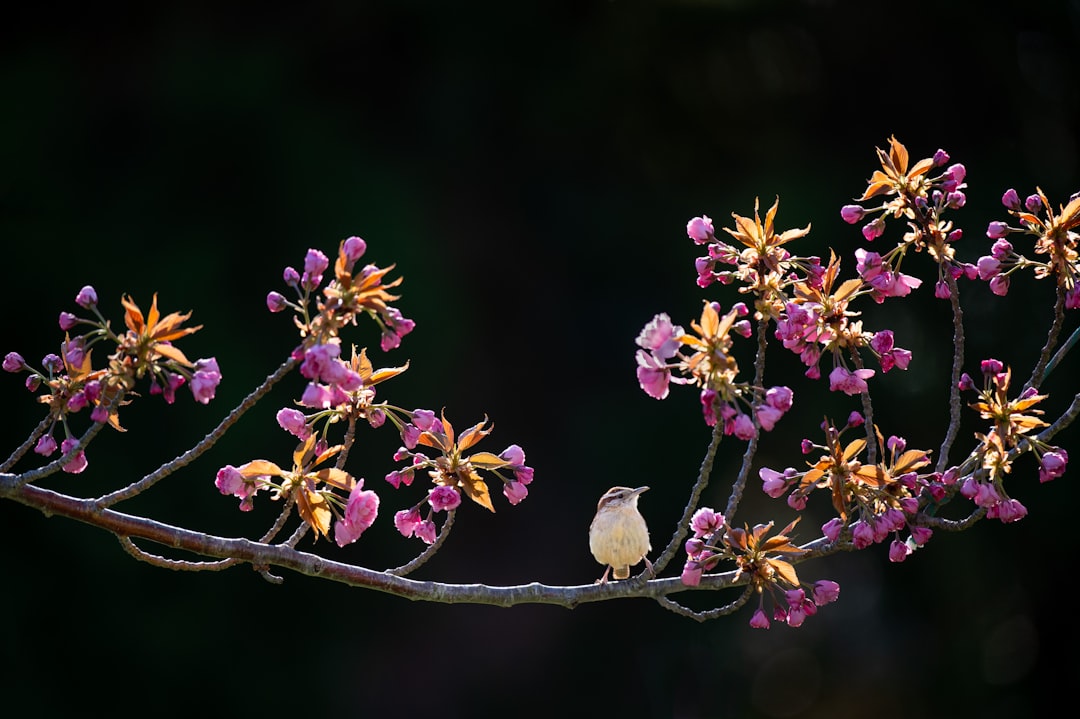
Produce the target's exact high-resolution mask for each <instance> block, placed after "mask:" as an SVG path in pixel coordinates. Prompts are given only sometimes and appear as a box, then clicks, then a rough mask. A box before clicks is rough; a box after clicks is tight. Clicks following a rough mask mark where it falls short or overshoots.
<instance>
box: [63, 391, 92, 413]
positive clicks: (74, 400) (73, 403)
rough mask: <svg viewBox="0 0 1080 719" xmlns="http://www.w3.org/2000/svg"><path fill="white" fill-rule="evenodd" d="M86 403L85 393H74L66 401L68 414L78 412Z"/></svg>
mask: <svg viewBox="0 0 1080 719" xmlns="http://www.w3.org/2000/svg"><path fill="white" fill-rule="evenodd" d="M86 402H87V400H86V393H85V392H76V393H75V394H73V395H71V397H69V398H68V401H67V409H68V412H78V411H79V410H81V409H83V408H84V407H86Z"/></svg>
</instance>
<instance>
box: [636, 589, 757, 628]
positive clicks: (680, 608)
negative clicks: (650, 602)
mask: <svg viewBox="0 0 1080 719" xmlns="http://www.w3.org/2000/svg"><path fill="white" fill-rule="evenodd" d="M753 594H754V588H753V587H752V586H751V585H749V584H748V585H747V586H746V589H745V590H743V593H742V594H740V595H739V598H738V599H736V600H735V601H733V602H731V603H730V604H725V605H724V606H722V607H715V608H714V609H707V610H705V611H700V612H695V611H694V610H693V609H690V608H689V607H686V606H684V605H682V604H679V603H678V602H676V601H675V600H674V599H671V598H670V597H666V596H659V597H657V598H656V602H657V604H659V605H660V606H661V607H663V608H664V609H667V610H668V611H671V612H674V613H675V614H679V615H681V616H684V617H689V618H690V619H693V620H696V621H698V622H706V621H708V620H710V619H716V618H717V617H722V616H725V615H728V614H731V613H732V612H734V611H736V610H737V609H741V608H742V607H743V605H744V604H746V602H747V601H748V600H749V599H750V597H751V596H753Z"/></svg>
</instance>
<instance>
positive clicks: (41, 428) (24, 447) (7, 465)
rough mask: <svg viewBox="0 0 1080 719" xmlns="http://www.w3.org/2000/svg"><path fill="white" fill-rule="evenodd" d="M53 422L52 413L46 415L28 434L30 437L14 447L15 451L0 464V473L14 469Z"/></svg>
mask: <svg viewBox="0 0 1080 719" xmlns="http://www.w3.org/2000/svg"><path fill="white" fill-rule="evenodd" d="M53 421H54V419H53V416H52V413H49V414H46V415H45V416H44V417H43V418H42V419H41V421H40V422H38V426H37V427H34V431H33V432H31V433H30V436H29V437H27V438H26V441H24V442H23V443H22V444H20V445H19V446H18V447H16V448H15V451H14V452H12V453H11V456H10V457H8V458H7V459H6V460H4V463H3V464H0V472H7V471H8V470H9V469H11V468H12V467H14V466H15V464H16V463H17V462H18V461H19V460H20V459H22V458H23V456H24V455H25V454H26V453H27V452H29V451H30V448H31V447H33V446H34V445H35V444H36V443H37V441H38V439H39V438H40V437H41V435H43V434H45V430H47V429H48V428H49V427H50V426H51V425H52V423H53Z"/></svg>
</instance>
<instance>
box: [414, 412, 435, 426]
mask: <svg viewBox="0 0 1080 719" xmlns="http://www.w3.org/2000/svg"><path fill="white" fill-rule="evenodd" d="M412 422H413V424H415V425H416V426H417V427H419V428H420V429H421V430H422V431H424V432H426V431H428V430H429V429H431V428H432V427H433V426H435V412H434V411H433V410H430V409H414V410H413V411H412Z"/></svg>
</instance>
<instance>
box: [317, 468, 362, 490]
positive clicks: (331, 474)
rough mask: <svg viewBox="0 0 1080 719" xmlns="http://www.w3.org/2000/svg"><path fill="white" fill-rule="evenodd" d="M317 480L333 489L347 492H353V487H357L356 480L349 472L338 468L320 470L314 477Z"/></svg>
mask: <svg viewBox="0 0 1080 719" xmlns="http://www.w3.org/2000/svg"><path fill="white" fill-rule="evenodd" d="M312 476H313V477H315V479H317V480H319V481H320V482H323V483H324V484H327V485H329V486H331V487H337V488H338V489H341V490H344V491H346V492H351V491H352V490H353V487H355V486H356V480H355V479H353V476H352V475H351V474H349V473H348V472H346V471H344V470H341V469H338V468H336V467H328V468H327V469H320V470H319V471H318V472H315V473H314V474H313V475H312Z"/></svg>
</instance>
